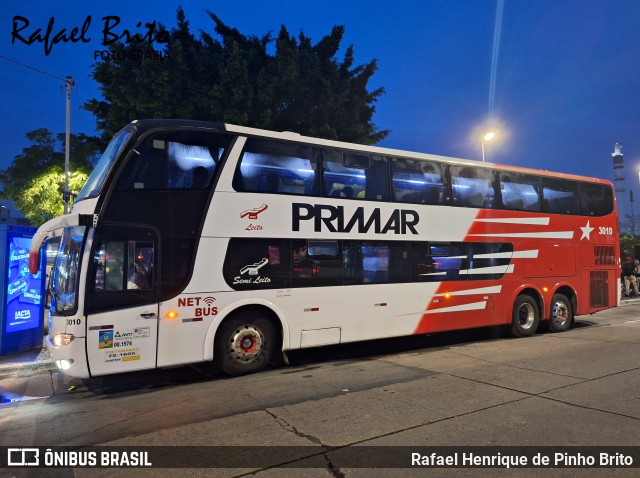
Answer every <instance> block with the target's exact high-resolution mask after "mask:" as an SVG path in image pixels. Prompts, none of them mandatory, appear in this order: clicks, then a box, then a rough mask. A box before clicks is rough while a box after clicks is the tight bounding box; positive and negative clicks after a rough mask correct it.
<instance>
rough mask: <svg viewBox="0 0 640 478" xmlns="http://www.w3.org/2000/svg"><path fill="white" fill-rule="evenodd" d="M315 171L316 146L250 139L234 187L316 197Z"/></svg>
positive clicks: (250, 190)
mask: <svg viewBox="0 0 640 478" xmlns="http://www.w3.org/2000/svg"><path fill="white" fill-rule="evenodd" d="M316 172H317V162H316V149H315V148H313V147H311V146H305V145H298V144H293V143H285V142H280V141H272V140H266V139H260V138H249V139H248V140H247V145H246V146H245V149H244V152H243V154H242V159H241V160H240V168H239V169H238V170H237V171H236V174H235V176H234V178H233V186H234V188H235V189H236V190H238V191H249V192H260V193H284V194H287V193H288V194H306V195H310V196H314V195H316V194H317V191H318V185H317V184H316V177H317V176H316V174H317V173H316Z"/></svg>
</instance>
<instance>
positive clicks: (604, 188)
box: [578, 183, 613, 216]
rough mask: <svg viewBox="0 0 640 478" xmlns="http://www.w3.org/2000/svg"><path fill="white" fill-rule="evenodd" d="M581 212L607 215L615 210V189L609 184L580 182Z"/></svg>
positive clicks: (589, 214) (591, 214)
mask: <svg viewBox="0 0 640 478" xmlns="http://www.w3.org/2000/svg"><path fill="white" fill-rule="evenodd" d="M578 189H579V191H580V214H584V215H586V216H605V215H607V214H610V213H611V212H613V191H612V189H611V186H609V185H608V184H589V183H579V184H578Z"/></svg>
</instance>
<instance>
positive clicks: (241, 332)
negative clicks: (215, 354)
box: [229, 325, 264, 363]
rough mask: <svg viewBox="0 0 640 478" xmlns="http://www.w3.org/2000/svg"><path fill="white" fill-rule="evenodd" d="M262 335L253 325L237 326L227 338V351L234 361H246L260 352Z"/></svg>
mask: <svg viewBox="0 0 640 478" xmlns="http://www.w3.org/2000/svg"><path fill="white" fill-rule="evenodd" d="M263 350H264V337H263V335H262V332H261V331H260V329H258V328H257V327H255V326H254V325H243V326H242V327H238V328H237V329H236V330H235V331H234V332H233V335H232V336H231V338H230V340H229V352H230V355H231V358H232V359H233V360H235V361H236V362H241V363H247V362H251V361H252V360H254V359H255V358H256V357H258V356H260V354H262V351H263Z"/></svg>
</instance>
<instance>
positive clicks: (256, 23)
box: [0, 0, 640, 214]
mask: <svg viewBox="0 0 640 478" xmlns="http://www.w3.org/2000/svg"><path fill="white" fill-rule="evenodd" d="M179 4H180V5H182V6H183V8H184V10H185V13H186V16H187V19H188V20H189V21H190V24H191V30H192V32H194V33H196V35H197V34H198V32H199V31H200V30H204V31H207V32H210V33H212V34H213V26H214V24H213V22H212V21H211V20H210V19H209V17H208V16H207V15H206V14H205V12H204V10H205V9H208V10H210V11H212V12H214V13H215V14H217V15H218V16H219V17H220V18H221V19H222V21H223V22H225V23H226V24H227V25H229V26H232V27H235V28H237V29H238V30H239V31H240V32H241V33H243V34H253V35H257V36H263V35H264V34H266V33H267V32H269V31H273V32H274V33H275V34H277V32H278V30H279V29H280V26H281V25H283V24H284V25H285V26H286V27H287V29H288V30H289V32H290V33H292V34H297V33H299V32H300V31H301V30H302V31H304V33H305V34H306V35H307V36H309V37H311V39H312V41H313V42H314V43H315V42H317V41H318V40H320V39H321V38H322V37H323V36H324V35H326V34H328V33H329V32H330V31H331V28H332V27H333V26H334V25H344V26H345V28H346V33H345V38H344V40H343V44H342V47H343V48H342V51H341V52H340V54H339V57H340V58H342V54H343V53H344V50H345V49H346V48H347V46H349V45H350V44H353V45H354V49H355V59H356V64H363V63H366V62H368V61H370V60H372V59H373V58H376V59H377V60H378V66H379V70H378V72H377V73H376V74H375V75H374V76H373V78H372V80H371V82H370V83H369V86H370V89H374V88H377V87H380V86H383V87H384V88H385V90H386V94H385V95H383V96H382V97H381V98H380V100H379V102H378V103H377V105H376V114H375V116H374V123H375V124H376V125H377V126H378V127H379V128H380V129H389V130H391V134H390V135H389V136H388V137H387V138H386V139H385V140H383V141H382V142H381V143H380V144H379V145H381V146H386V147H391V148H397V149H404V150H410V151H418V152H424V153H433V154H439V155H445V156H453V157H460V158H466V159H474V160H481V148H480V139H479V137H480V135H479V133H480V131H481V130H482V129H483V127H484V126H485V125H487V122H488V120H489V117H490V116H491V112H492V115H493V117H494V118H495V123H496V125H497V126H498V127H499V132H500V137H499V140H498V141H496V143H495V144H491V145H488V146H487V150H486V153H487V161H491V162H496V163H504V164H512V165H519V166H526V167H533V168H540V169H549V170H554V171H560V172H567V173H573V174H580V175H586V176H595V177H600V178H604V179H609V180H611V179H613V170H612V166H611V153H612V152H613V149H614V144H615V143H616V142H619V143H622V145H623V149H622V152H623V153H624V158H625V171H626V173H627V178H628V179H627V181H628V182H627V187H633V190H634V194H636V197H640V195H638V194H637V193H638V191H639V184H638V169H639V168H640V28H639V27H638V24H639V23H640V1H638V0H555V1H554V0H535V1H532V0H504V1H503V2H502V1H500V0H394V1H385V0H340V1H335V0H323V1H321V2H314V1H301V0H295V1H294V0H251V1H249V0H235V1H229V0H227V1H219V0H209V1H199V0H185V1H182V2H179ZM1 5H2V6H0V19H1V21H0V56H1V57H3V58H0V108H1V109H2V112H3V116H4V121H3V122H2V125H3V126H2V128H1V129H0V142H1V144H2V148H1V150H0V168H5V167H7V166H9V165H10V164H11V161H12V160H13V158H14V157H15V156H16V155H17V154H19V153H20V152H21V150H22V148H23V147H25V146H26V145H27V144H28V143H27V141H26V139H25V134H26V133H27V132H28V131H31V130H34V129H37V128H42V127H45V128H48V129H50V130H51V131H52V132H55V133H58V132H64V129H65V95H64V92H63V90H62V88H61V87H62V85H63V82H62V81H60V80H56V79H54V78H52V77H51V76H47V75H44V74H42V73H38V72H36V71H33V70H30V69H27V68H25V67H23V66H20V65H18V64H16V63H13V62H11V61H8V60H7V59H6V58H8V59H11V60H16V61H19V62H21V63H24V64H26V65H28V66H30V67H33V68H36V69H38V70H41V71H43V72H46V73H48V74H49V75H53V76H55V77H59V78H64V77H65V76H67V75H70V76H71V77H73V79H74V80H75V81H76V83H77V87H76V88H74V90H73V93H72V119H71V127H72V132H74V133H79V132H83V133H87V134H95V119H94V117H93V116H92V115H91V114H90V113H88V112H86V111H84V110H82V109H81V108H80V106H81V105H82V104H83V103H84V102H86V101H87V100H89V99H91V98H99V97H100V94H99V91H98V88H97V84H96V83H95V82H94V81H93V80H92V79H91V78H89V76H88V75H89V73H90V71H91V65H92V64H93V63H94V61H95V60H94V51H96V50H98V51H99V50H104V49H105V48H104V47H103V46H102V45H101V43H102V34H101V29H102V20H101V19H102V17H104V16H107V15H113V16H118V17H120V18H121V21H122V23H121V25H120V27H121V28H127V29H129V30H131V31H140V32H142V33H144V32H145V29H144V28H142V29H137V28H136V24H137V23H138V22H143V24H144V23H146V22H151V21H154V20H155V21H158V22H160V23H162V24H164V25H165V26H167V27H168V28H172V27H174V26H175V24H176V20H175V14H176V3H175V2H168V1H153V0H149V1H138V0H128V1H126V2H123V1H121V0H111V1H108V2H104V1H93V2H87V1H77V0H66V1H44V0H39V1H31V0H2V2H1ZM16 15H19V16H22V17H25V18H27V19H28V20H29V22H30V26H29V27H28V28H27V29H25V33H27V34H28V32H29V33H30V32H33V31H34V30H35V29H36V28H42V29H43V30H46V27H47V24H48V23H49V20H50V19H51V17H54V19H55V23H54V33H56V32H58V31H59V30H60V29H62V28H67V29H68V30H70V29H72V28H74V27H78V28H80V27H82V24H83V22H84V21H85V18H86V17H87V16H88V15H91V17H92V22H91V28H90V30H89V31H88V33H87V35H86V37H88V38H90V40H91V41H89V42H88V43H59V44H57V45H54V46H53V47H52V50H51V52H50V54H49V55H48V56H47V55H45V51H44V50H45V49H44V45H43V44H42V43H34V44H32V45H25V44H23V43H20V42H16V43H15V44H12V41H11V39H12V36H11V31H12V20H13V18H14V16H16ZM497 19H498V20H499V21H498V22H496V20H497ZM500 20H501V21H500ZM131 119H132V120H133V119H136V118H131ZM211 119H212V120H214V121H215V120H216V118H211ZM123 126H124V125H123ZM618 201H619V206H620V208H621V209H622V213H623V214H624V213H628V207H629V206H628V202H629V201H628V193H626V194H625V195H624V196H621V197H619V198H618ZM634 209H635V211H634V212H636V213H637V212H639V211H640V204H638V203H636V204H635V205H634Z"/></svg>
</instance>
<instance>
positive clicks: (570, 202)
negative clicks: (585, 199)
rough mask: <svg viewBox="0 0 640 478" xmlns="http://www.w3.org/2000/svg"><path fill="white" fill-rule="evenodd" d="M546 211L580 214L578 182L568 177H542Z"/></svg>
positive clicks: (544, 209) (543, 208) (543, 207)
mask: <svg viewBox="0 0 640 478" xmlns="http://www.w3.org/2000/svg"><path fill="white" fill-rule="evenodd" d="M542 197H543V206H542V210H543V211H544V212H549V213H555V214H578V213H579V208H578V183H576V182H574V181H569V180H568V179H554V178H544V177H543V178H542Z"/></svg>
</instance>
